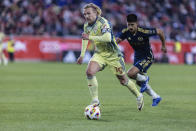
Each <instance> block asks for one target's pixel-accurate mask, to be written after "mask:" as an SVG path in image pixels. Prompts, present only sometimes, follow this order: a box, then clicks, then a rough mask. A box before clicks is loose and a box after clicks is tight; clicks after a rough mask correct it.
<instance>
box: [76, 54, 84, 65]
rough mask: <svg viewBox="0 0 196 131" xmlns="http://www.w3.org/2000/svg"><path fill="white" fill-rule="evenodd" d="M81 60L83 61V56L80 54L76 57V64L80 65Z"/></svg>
mask: <svg viewBox="0 0 196 131" xmlns="http://www.w3.org/2000/svg"><path fill="white" fill-rule="evenodd" d="M82 61H83V57H82V56H80V57H78V59H77V64H79V65H81V64H82Z"/></svg>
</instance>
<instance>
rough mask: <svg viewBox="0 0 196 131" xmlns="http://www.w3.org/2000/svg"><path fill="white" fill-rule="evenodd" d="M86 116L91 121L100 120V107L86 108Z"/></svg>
mask: <svg viewBox="0 0 196 131" xmlns="http://www.w3.org/2000/svg"><path fill="white" fill-rule="evenodd" d="M84 115H85V117H86V118H87V119H89V120H99V119H100V118H101V112H100V108H99V106H93V105H88V106H87V107H86V108H85V111H84Z"/></svg>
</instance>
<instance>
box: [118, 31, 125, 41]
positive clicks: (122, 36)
mask: <svg viewBox="0 0 196 131" xmlns="http://www.w3.org/2000/svg"><path fill="white" fill-rule="evenodd" d="M117 37H118V38H120V39H121V40H124V39H126V32H125V31H124V30H122V31H121V32H120V33H119V34H118V35H117Z"/></svg>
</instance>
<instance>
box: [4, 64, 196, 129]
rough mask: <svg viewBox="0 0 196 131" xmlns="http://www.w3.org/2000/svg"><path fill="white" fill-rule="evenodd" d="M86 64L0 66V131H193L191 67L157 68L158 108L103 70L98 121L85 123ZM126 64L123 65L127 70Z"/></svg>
mask: <svg viewBox="0 0 196 131" xmlns="http://www.w3.org/2000/svg"><path fill="white" fill-rule="evenodd" d="M86 66H87V65H86V64H84V65H82V66H79V65H75V64H62V63H14V64H9V65H8V66H6V67H4V66H0V131H72V130H73V131H74V130H80V131H100V130H102V131H130V130H132V131H155V130H156V131H194V130H196V102H195V101H196V66H187V65H156V64H154V65H153V66H152V67H151V69H150V70H149V72H148V74H149V76H150V84H151V85H152V87H153V89H154V90H156V91H157V92H158V93H159V94H160V95H161V96H162V98H163V100H162V101H161V103H160V105H159V106H158V107H151V104H152V101H151V98H150V97H149V96H147V95H146V94H145V95H144V98H145V106H144V109H143V110H142V111H141V112H139V111H137V109H136V99H135V97H134V96H133V95H132V94H130V92H129V91H128V89H126V87H123V86H121V85H120V84H119V82H118V80H117V79H116V78H115V76H114V75H113V74H112V72H111V71H110V70H109V69H108V68H106V69H105V70H104V71H102V72H100V73H98V74H97V79H98V82H99V96H100V101H101V109H102V112H101V115H102V116H101V120H99V121H95V120H87V119H86V118H84V115H83V112H84V108H85V107H86V106H87V105H88V104H89V103H90V95H89V91H88V88H87V83H86V76H85V70H86ZM130 66H131V65H127V69H128V67H130Z"/></svg>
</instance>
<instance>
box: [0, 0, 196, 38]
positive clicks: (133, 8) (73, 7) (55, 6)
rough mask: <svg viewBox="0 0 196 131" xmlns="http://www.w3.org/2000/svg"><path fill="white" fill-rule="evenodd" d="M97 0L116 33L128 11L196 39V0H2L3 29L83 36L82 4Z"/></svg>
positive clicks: (148, 22) (167, 30)
mask: <svg viewBox="0 0 196 131" xmlns="http://www.w3.org/2000/svg"><path fill="white" fill-rule="evenodd" d="M89 2H93V3H96V4H97V5H99V6H100V7H101V9H102V12H103V14H102V16H104V17H105V18H107V19H108V20H110V22H111V23H112V25H113V29H114V33H115V34H117V33H118V32H119V31H120V30H121V29H123V28H124V27H126V15H127V14H128V13H136V14H137V15H138V17H139V24H140V25H141V26H147V27H158V28H161V29H163V30H164V32H165V35H166V39H167V40H178V41H183V40H196V1H195V0H97V1H96V0H82V1H81V0H1V1H0V9H1V10H0V26H1V30H2V31H4V32H5V33H6V34H8V35H10V34H13V35H52V36H62V37H66V36H80V35H81V32H82V31H83V23H84V21H85V20H84V17H83V15H82V7H83V6H84V4H85V3H89Z"/></svg>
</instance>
